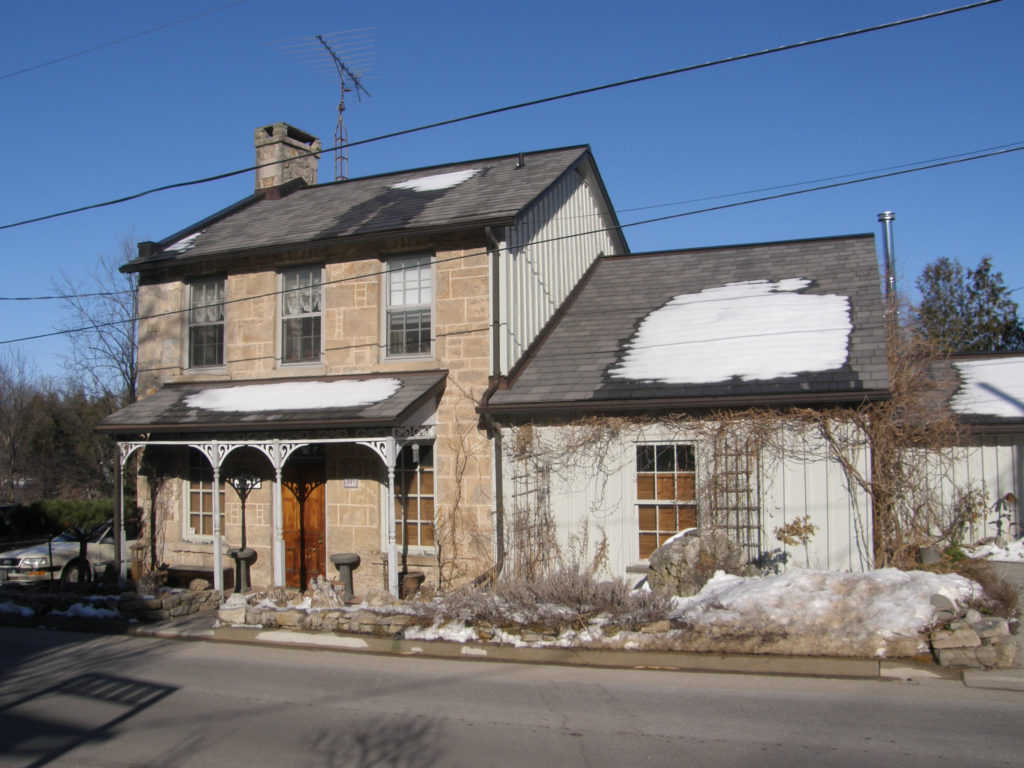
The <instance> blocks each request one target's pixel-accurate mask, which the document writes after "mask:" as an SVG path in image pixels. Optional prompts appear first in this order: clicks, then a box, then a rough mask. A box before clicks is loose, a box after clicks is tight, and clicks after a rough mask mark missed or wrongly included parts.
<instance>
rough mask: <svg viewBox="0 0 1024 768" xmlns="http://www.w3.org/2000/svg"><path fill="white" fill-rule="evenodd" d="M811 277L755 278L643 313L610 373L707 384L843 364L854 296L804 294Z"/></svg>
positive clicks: (704, 291) (685, 296)
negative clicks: (850, 298)
mask: <svg viewBox="0 0 1024 768" xmlns="http://www.w3.org/2000/svg"><path fill="white" fill-rule="evenodd" d="M809 285H810V280H804V279H801V278H791V279H788V280H780V281H778V282H769V281H767V280H752V281H748V282H739V283H729V284H727V285H724V286H721V287H719V288H707V289H705V290H703V291H701V292H700V293H691V294H682V295H680V296H676V297H675V298H674V299H672V300H671V301H670V302H669V303H668V304H666V305H665V306H664V307H661V308H660V309H657V310H655V311H654V312H652V313H651V314H649V315H648V316H647V317H646V318H644V320H643V322H641V324H640V327H639V328H638V329H637V331H636V333H635V334H633V338H631V339H630V341H629V342H628V344H627V346H626V351H625V356H624V358H623V362H622V364H621V365H619V366H618V367H616V368H613V369H612V371H611V373H612V375H613V376H616V377H618V378H623V379H631V380H639V381H661V382H666V383H669V384H704V383H710V382H716V381H727V380H729V379H731V378H732V377H734V376H738V377H740V378H741V379H743V380H745V381H749V380H764V379H774V378H779V377H789V376H795V375H796V374H798V373H802V372H811V371H828V370H832V369H835V368H839V367H841V366H842V365H843V364H844V363H845V362H846V358H847V343H848V340H849V336H850V331H851V330H852V327H853V326H852V325H851V323H850V300H849V298H848V297H846V296H838V295H835V294H827V295H819V294H805V293H800V291H802V290H803V289H805V288H807V287H808V286H809Z"/></svg>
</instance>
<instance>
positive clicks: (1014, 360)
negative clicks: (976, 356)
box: [950, 357, 1024, 418]
mask: <svg viewBox="0 0 1024 768" xmlns="http://www.w3.org/2000/svg"><path fill="white" fill-rule="evenodd" d="M953 365H954V366H956V370H957V372H958V373H959V374H960V379H961V380H962V381H963V384H962V385H961V387H960V389H959V391H957V393H956V394H955V395H954V396H953V399H952V401H951V402H950V405H951V406H952V408H953V410H954V411H955V412H957V413H964V414H974V415H977V416H1002V417H1006V418H1020V417H1022V416H1024V357H1006V358H990V359H986V360H956V361H954V362H953Z"/></svg>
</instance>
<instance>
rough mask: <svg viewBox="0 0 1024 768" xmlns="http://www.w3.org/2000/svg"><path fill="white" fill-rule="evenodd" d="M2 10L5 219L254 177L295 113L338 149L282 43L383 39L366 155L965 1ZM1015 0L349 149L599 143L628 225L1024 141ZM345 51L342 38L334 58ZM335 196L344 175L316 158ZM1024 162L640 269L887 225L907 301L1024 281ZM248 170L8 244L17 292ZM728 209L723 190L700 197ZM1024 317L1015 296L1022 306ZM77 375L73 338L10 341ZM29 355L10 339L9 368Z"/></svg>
mask: <svg viewBox="0 0 1024 768" xmlns="http://www.w3.org/2000/svg"><path fill="white" fill-rule="evenodd" d="M225 2H227V0H179V1H178V2H176V3H152V2H144V3H140V2H127V1H121V0H109V1H105V2H100V1H97V2H72V1H71V0H35V2H32V3H18V2H14V0H6V1H5V2H3V4H2V5H0V11H2V14H3V15H2V18H3V24H2V25H0V116H2V118H3V119H2V122H0V125H2V126H3V133H2V136H3V141H4V143H5V146H4V147H3V148H2V149H0V156H2V158H3V161H2V166H0V167H2V171H3V176H4V181H5V183H4V184H3V187H2V190H0V224H7V223H10V222H14V221H18V220H21V219H25V218H29V217H33V216H38V215H42V214H46V213H51V212H54V211H58V210H62V209H65V208H71V207H77V206H80V205H85V204H89V203H94V202H99V201H102V200H106V199H110V198H115V197H119V196H122V195H125V194H128V193H132V192H136V191H140V190H143V189H147V188H150V187H154V186H158V185H162V184H166V183H171V182H176V181H183V180H187V179H192V178H197V177H202V176H207V175H211V174H214V173H219V172H223V171H229V170H233V169H237V168H242V167H246V166H249V165H252V163H253V146H252V135H253V130H254V129H255V128H256V127H258V126H261V125H266V124H268V123H272V122H277V121H286V122H290V123H292V124H293V125H295V126H297V127H299V128H301V129H303V130H306V131H308V132H310V133H313V134H315V135H317V136H320V137H321V138H322V139H323V140H324V145H325V146H329V145H331V144H332V143H333V136H334V128H335V119H336V107H337V101H338V86H337V81H336V78H332V77H330V76H328V75H325V74H321V73H319V72H317V71H316V70H315V69H314V68H313V67H312V66H311V65H309V64H306V63H304V62H303V61H302V60H301V59H300V58H299V57H298V56H296V55H294V54H292V53H289V52H288V51H287V50H283V49H282V46H283V45H284V44H282V43H281V42H280V41H283V40H290V39H292V38H306V39H312V36H313V35H315V34H318V33H319V34H324V35H328V34H332V33H339V32H346V31H352V30H360V29H371V30H372V37H373V54H374V61H373V62H372V65H371V66H369V67H365V68H364V76H365V78H366V79H365V84H366V86H367V88H368V89H369V91H370V93H371V94H372V97H371V98H369V99H364V100H363V101H362V102H357V101H355V100H354V99H352V98H351V97H349V99H348V106H349V109H348V110H347V111H346V113H345V117H346V125H347V127H348V132H349V138H350V139H351V140H353V141H355V140H359V139H365V138H371V137H374V136H378V135H381V134H385V133H388V132H391V131H395V130H399V129H402V128H407V127H412V126H415V125H420V124H423V123H428V122H432V121H436V120H443V119H446V118H450V117H455V116H459V115H463V114H467V113H472V112H476V111H480V110H484V109H489V108H493V107H499V106H503V105H506V104H512V103H516V102H520V101H525V100H529V99H534V98H539V97H543V96H547V95H551V94H556V93H561V92H564V91H570V90H575V89H580V88H586V87H589V86H593V85H599V84H602V83H606V82H611V81H617V80H622V79H625V78H630V77H636V76H640V75H644V74H649V73H653V72H660V71H664V70H668V69H673V68H677V67H682V66H687V65H691V64H698V63H701V62H704V61H708V60H713V59H720V58H724V57H728V56H733V55H738V54H743V53H747V52H751V51H756V50H760V49H764V48H770V47H774V46H778V45H783V44H787V43H794V42H799V41H801V40H805V39H809V38H816V37H821V36H825V35H831V34H836V33H840V32H845V31H848V30H853V29H857V28H861V27H866V26H873V25H876V24H881V23H885V22H889V21H895V20H897V19H902V18H907V17H911V16H916V15H920V14H924V13H929V12H933V11H938V10H941V9H944V8H951V7H954V6H956V5H958V4H960V3H957V2H955V0H947V1H946V2H942V0H903V1H899V2H893V1H892V0H889V1H887V2H882V1H881V0H877V1H876V0H848V1H847V0H842V1H840V0H834V1H832V0H830V1H829V2H820V0H776V1H774V2H753V1H749V2H748V1H743V0H677V1H676V2H643V1H642V0H635V1H633V2H628V3H627V2H621V3H618V2H609V3H606V4H597V3H593V2H576V1H575V0H563V1H562V2H559V3H552V2H543V3H542V2H535V1H534V0H522V1H521V2H518V3H515V4H498V3H484V2H450V1H448V0H435V2H432V3H422V2H383V1H382V2H365V1H362V2H347V3H341V2H331V1H329V0H308V1H307V2H304V3H302V4H301V5H293V6H290V7H288V8H286V7H284V6H282V5H281V4H280V3H278V2H273V1H272V0H245V1H244V2H240V3H237V4H234V5H231V6H229V7H226V8H221V9H220V10H216V11H215V12H213V13H208V14H206V15H203V16H201V17H199V18H195V19H192V20H190V21H186V22H184V23H181V24H176V25H174V26H171V27H168V28H166V29H162V30H160V31H156V32H153V33H151V34H146V35H143V36H141V37H138V38H136V39H133V40H129V41H127V42H123V43H119V44H117V45H112V46H109V47H106V48H102V49H100V50H97V51H95V52H92V53H89V54H86V55H82V56H79V57H76V58H73V59H70V60H67V61H64V62H61V63H57V64H54V65H52V66H46V67H43V68H40V69H35V70H32V71H29V72H25V73H23V74H19V75H12V76H7V77H4V75H9V73H12V72H14V71H16V70H19V69H22V68H24V67H30V66H32V65H35V64H39V63H42V62H45V61H48V60H50V59H54V58H57V57H61V56H65V55H67V54H71V53H75V52H77V51H81V50H83V49H87V48H91V47H93V46H98V45H101V44H103V43H106V42H109V41H112V40H116V39H118V38H121V37H125V36H129V35H133V34H135V33H138V32H141V31H144V30H147V29H150V28H153V27H157V26H159V25H163V24H167V23H168V22H172V21H175V20H178V19H181V18H183V17H187V16H190V15H192V14H198V13H202V12H204V11H209V10H211V9H216V8H218V7H219V6H223V5H224V4H225ZM1021 29H1024V8H1022V3H1021V2H1019V0H1003V2H1001V3H997V4H995V5H991V6H988V7H984V8H980V9H976V10H971V11H967V12H963V13H959V14H954V15H951V16H947V17H944V18H939V19H934V20H930V21H924V22H920V23H917V24H913V25H909V26H904V27H900V28H897V29H891V30H886V31H882V32H875V33H872V34H868V35H864V36H860V37H856V38H852V39H847V40H840V41H836V42H829V43H825V44H822V45H818V46H812V47H807V48H803V49H799V50H794V51H788V52H784V53H778V54H773V55H770V56H765V57H760V58H757V59H752V60H748V61H743V62H738V63H732V64H727V65H723V66H719V67H714V68H711V69H705V70H701V71H697V72H692V73H687V74H682V75H677V76H673V77H668V78H662V79H659V80H655V81H650V82H646V83H641V84H638V85H633V86H628V87H623V88H618V89H614V90H609V91H604V92H601V93H597V94H592V95H587V96H582V97H578V98H574V99H570V100H566V101H562V102H556V103H553V104H547V105H542V106H538V107H532V108H528V109H523V110H520V111H517V112H512V113H507V114H503V115H498V116H494V117H487V118H482V119H479V120H474V121H470V122H466V123H462V124H460V125H457V126H452V127H446V128H439V129H436V130H431V131H426V132H422V133H418V134H414V135H410V136H405V137H401V138H396V139H390V140H386V141H380V142H375V143H371V144H367V145H364V146H359V147H354V148H352V149H351V150H350V156H349V173H350V175H351V176H353V177H354V176H363V175H370V174H375V173H381V172H386V171H391V170H399V169H403V168H416V167H421V166H427V165H434V164H438V163H445V162H450V161H457V160H468V159H473V158H478V157H490V156H495V155H503V154H509V153H515V152H519V151H524V150H534V149H542V148H548V147H557V146H566V145H575V144H583V143H588V144H590V145H591V147H592V149H593V152H594V155H595V158H596V160H597V163H598V166H599V168H600V170H601V173H602V176H603V178H604V182H605V185H606V187H607V189H608V192H609V194H610V196H611V198H612V202H613V203H614V205H615V206H616V208H617V209H618V211H619V218H620V221H621V222H622V223H623V224H627V223H630V222H633V221H637V220H640V219H646V218H650V217H653V216H659V215H666V214H673V213H681V212H685V211H689V210H694V209H696V208H702V207H705V206H707V205H713V204H716V203H722V202H731V201H736V200H742V199H745V198H750V197H756V196H758V195H757V194H748V195H738V196H730V197H725V198H718V197H717V196H721V195H734V194H735V193H740V192H745V191H748V190H755V189H760V188H764V187H774V186H777V185H785V184H792V183H796V182H803V181H811V180H817V179H822V178H826V177H834V176H840V175H844V174H853V173H861V172H866V171H872V170H875V169H882V168H890V167H893V166H899V165H903V164H907V163H912V162H916V161H923V160H929V159H932V158H938V157H945V156H948V155H955V154H959V153H964V152H969V151H973V150H979V149H984V148H988V147H995V146H1001V145H1007V144H1013V143H1015V142H1022V141H1024V119H1022V118H1024V90H1022V88H1021V86H1020V76H1021V72H1022V70H1024V68H1022V61H1021V59H1022V51H1024V49H1022V47H1021V46H1020V40H1019V37H1020V30H1021ZM343 48H344V46H343ZM320 178H321V180H324V181H328V180H331V179H332V178H333V159H332V158H331V157H329V156H325V157H324V158H323V159H322V161H321V166H320ZM1022 178H1024V152H1016V153H1012V154H1009V155H1003V156H1000V157H995V158H991V159H985V160H978V161H975V162H971V163H967V164H963V165H958V166H953V167H950V168H943V169H937V170H930V171H924V172H921V173H915V174H910V175H905V176H900V177H897V178H892V179H886V180H880V181H874V182H867V183H864V184H859V185H854V186H850V187H845V188H842V189H836V190H829V191H824V192H817V193H812V194H807V195H801V196H797V197H792V198H787V199H783V200H777V201H772V202H765V203H758V204H754V205H748V206H742V207H738V208H734V209H731V210H727V211H719V212H713V213H705V214H700V215H694V216H686V217H682V218H678V219H673V220H669V221H666V222H662V223H658V224H650V225H644V226H637V227H631V228H628V229H627V230H626V236H627V239H628V241H629V244H630V247H631V248H632V250H633V251H634V252H641V251H647V250H666V249H674V248H689V247H699V246H708V245H724V244H731V243H747V242H764V241H772V240H785V239H792V238H808V237H822V236H831V235H843V234H851V233H859V232H874V233H876V234H877V233H878V232H879V225H878V223H877V221H876V215H877V214H878V213H879V212H880V211H883V210H886V209H891V210H893V211H895V213H896V222H895V243H896V251H897V260H898V267H899V273H900V287H901V289H902V290H903V291H904V292H907V293H912V289H913V282H914V279H915V278H916V276H917V275H918V274H919V273H920V271H921V269H922V268H923V267H924V265H925V264H927V263H928V262H929V261H932V260H934V259H936V258H938V257H940V256H949V257H956V258H959V259H960V260H961V261H962V262H964V263H965V264H966V265H969V266H974V265H975V264H976V263H977V261H978V260H979V259H980V258H981V257H982V256H984V255H991V256H992V258H993V261H994V263H995V265H996V267H997V269H999V270H1001V271H1002V272H1003V274H1004V276H1005V278H1006V283H1007V285H1008V286H1010V287H1011V288H1017V287H1024V260H1022V258H1021V253H1022V246H1021V243H1022V241H1024V237H1022V235H1024V196H1022V195H1021V179H1022ZM252 188H253V181H252V176H251V174H245V175H242V176H238V177H235V178H232V179H228V180H224V181H219V182H215V183H210V184H206V185H203V186H201V187H192V188H187V189H184V190H177V191H172V192H166V193H161V194H157V195H153V196H150V197H148V198H145V199H142V200H138V201H134V202H130V203H127V204H123V205H119V206H114V207H110V208H105V209H102V210H98V211H90V212H85V213H79V214H74V215H71V216H67V217H64V218H59V219H53V220H50V221H46V222H40V223H36V224H29V225H26V226H22V227H17V228H14V229H6V230H0V265H2V270H3V272H2V274H3V285H2V286H0V295H3V296H31V295H40V294H50V293H52V287H53V282H54V280H55V279H56V278H58V277H59V275H60V274H61V272H64V273H67V274H69V275H70V276H71V277H72V278H76V279H77V278H82V279H84V278H85V276H86V275H87V274H88V273H89V271H90V270H91V268H92V265H93V264H94V263H95V260H96V258H97V256H98V255H99V254H101V253H111V252H115V251H116V250H117V248H118V241H119V239H120V238H121V237H122V236H123V235H124V234H130V235H132V236H134V237H135V238H137V239H139V240H159V239H162V238H164V237H166V236H167V235H169V234H171V233H173V232H175V231H177V230H179V229H181V228H182V227H184V226H186V225H188V224H190V223H192V222H193V221H196V220H198V219H200V218H203V217H204V216H206V215H208V214H210V213H211V212H213V211H215V210H218V209H220V208H222V207H224V206H225V205H228V204H230V203H231V202H233V201H235V200H237V199H239V198H242V197H244V196H246V195H247V194H249V193H250V192H251V191H252ZM711 197H715V198H716V199H713V200H702V199H703V198H711ZM695 200H702V201H701V202H691V201H695ZM1015 297H1016V298H1017V299H1018V301H1020V299H1021V297H1024V291H1022V292H1019V293H1016V294H1015ZM58 320H59V308H58V306H57V304H56V303H55V302H29V303H27V302H9V301H0V341H3V340H7V339H12V338H17V337H21V336H26V335H31V334H36V333H46V332H48V331H52V330H53V329H54V326H55V325H56V323H57V322H58ZM14 346H16V347H17V348H19V349H20V350H21V352H23V353H24V354H25V355H26V356H27V357H29V358H30V359H31V360H33V361H34V362H35V365H36V366H37V368H38V370H39V371H40V372H42V373H44V374H54V375H59V374H60V373H61V356H62V354H64V352H65V351H66V349H67V341H66V340H64V339H63V338H56V339H47V340H38V341H31V342H24V343H21V344H18V345H14ZM11 348H12V345H0V350H5V349H8V350H9V349H11Z"/></svg>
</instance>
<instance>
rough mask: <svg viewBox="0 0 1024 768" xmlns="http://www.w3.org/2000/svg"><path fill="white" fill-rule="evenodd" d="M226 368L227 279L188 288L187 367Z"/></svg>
mask: <svg viewBox="0 0 1024 768" xmlns="http://www.w3.org/2000/svg"><path fill="white" fill-rule="evenodd" d="M213 365H224V278H223V277H211V278H206V279H203V280H196V281H195V282H193V283H191V284H190V285H189V300H188V366H189V368H204V367H208V366H213Z"/></svg>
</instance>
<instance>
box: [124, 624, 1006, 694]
mask: <svg viewBox="0 0 1024 768" xmlns="http://www.w3.org/2000/svg"><path fill="white" fill-rule="evenodd" d="M216 624H217V618H216V614H215V613H212V612H205V613H198V614H193V615H191V616H185V617H181V618H176V619H169V620H167V621H162V622H156V623H153V624H134V625H132V627H131V628H130V629H129V630H128V631H129V633H130V634H133V635H138V636H140V637H159V638H164V639H169V640H205V641H211V642H227V643H245V644H255V645H272V646H274V645H276V646H287V647H290V648H309V649H315V650H325V651H327V650H330V651H347V652H351V653H373V654H394V655H400V656H424V657H427V658H444V659H475V660H488V661H504V662H519V663H527V664H557V665H562V666H580V665H582V666H594V667H613V668H624V669H661V670H673V671H687V672H723V673H733V674H748V675H798V676H804V677H833V678H859V679H880V680H911V681H924V680H960V681H962V682H963V684H964V685H965V686H967V687H969V688H989V689H996V690H1004V691H1024V669H1008V670H957V669H949V668H944V667H939V666H937V665H935V664H929V663H926V662H918V661H913V660H907V659H895V660H886V659H844V658H836V657H828V656H769V655H754V654H751V655H743V654H711V653H685V652H679V651H675V652H667V651H619V650H605V649H588V648H513V647H511V646H501V645H490V644H486V643H471V644H462V643H450V642H442V641H431V642H424V641H419V640H405V639H394V638H386V637H372V636H370V635H350V634H338V633H334V632H308V631H303V630H291V629H263V628H260V627H227V626H216Z"/></svg>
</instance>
